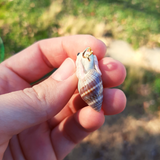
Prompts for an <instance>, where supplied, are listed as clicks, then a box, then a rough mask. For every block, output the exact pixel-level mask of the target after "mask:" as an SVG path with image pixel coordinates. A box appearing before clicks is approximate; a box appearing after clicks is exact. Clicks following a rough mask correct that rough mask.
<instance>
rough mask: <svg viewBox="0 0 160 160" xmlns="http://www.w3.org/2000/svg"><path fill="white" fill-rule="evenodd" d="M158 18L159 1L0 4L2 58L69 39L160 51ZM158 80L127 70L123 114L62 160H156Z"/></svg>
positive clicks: (16, 0) (17, 0)
mask: <svg viewBox="0 0 160 160" xmlns="http://www.w3.org/2000/svg"><path fill="white" fill-rule="evenodd" d="M159 17H160V1H159V0H152V1H151V0H146V1H142V0H74V1H72V0H39V1H37V0H32V1H31V0H28V1H27V0H23V1H22V0H0V37H1V38H2V40H3V42H4V47H5V58H8V57H9V56H11V55H13V54H15V53H17V52H19V51H20V50H22V49H24V48H26V47H27V46H29V45H31V44H33V43H34V42H36V41H38V40H41V39H45V38H51V37H57V36H66V35H73V34H91V35H93V36H95V37H96V38H99V39H101V40H103V41H104V42H105V43H106V45H107V46H109V45H110V42H111V41H113V40H117V39H121V40H124V41H126V42H128V43H129V44H130V45H131V46H132V48H133V49H138V48H139V47H142V46H146V47H149V48H151V49H152V48H155V47H160V27H159V26H160V20H159ZM2 50H3V49H2V46H1V48H0V51H1V52H2ZM1 55H2V54H1ZM159 78H160V75H159V73H156V72H154V71H147V70H145V69H142V68H138V66H132V67H127V78H126V80H125V82H124V84H123V85H121V86H119V88H120V89H122V90H123V91H124V92H125V93H126V96H127V99H128V103H127V107H126V109H125V111H124V112H122V113H121V114H119V115H115V116H107V117H106V121H105V124H104V125H103V126H102V127H101V128H100V129H99V130H98V131H96V132H94V133H93V134H91V135H90V136H89V137H87V138H86V139H85V140H84V141H83V142H82V143H81V144H80V145H78V146H77V147H76V148H75V149H74V150H73V152H71V153H70V154H69V155H68V156H67V157H66V159H65V160H72V159H73V160H75V159H76V160H81V159H83V160H88V159H92V160H103V159H104V160H106V159H107V160H112V159H113V160H119V159H122V160H142V159H143V160H149V159H151V160H152V159H153V160H157V159H160V143H159V142H160V127H159V126H160V125H159V120H160V98H159V97H160V80H159Z"/></svg>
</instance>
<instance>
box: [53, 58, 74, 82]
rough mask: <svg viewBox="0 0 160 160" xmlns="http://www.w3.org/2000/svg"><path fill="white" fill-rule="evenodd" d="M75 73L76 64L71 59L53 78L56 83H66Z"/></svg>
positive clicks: (62, 65)
mask: <svg viewBox="0 0 160 160" xmlns="http://www.w3.org/2000/svg"><path fill="white" fill-rule="evenodd" d="M74 72H75V63H74V61H73V60H72V59H71V58H67V59H66V60H65V61H64V62H63V63H62V64H61V66H60V67H59V68H58V69H57V70H56V72H54V73H53V74H52V75H51V77H52V78H53V79H55V80H56V81H64V80H66V79H67V78H69V77H70V76H71V75H73V73H74Z"/></svg>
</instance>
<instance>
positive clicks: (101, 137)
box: [64, 98, 160, 160]
mask: <svg viewBox="0 0 160 160" xmlns="http://www.w3.org/2000/svg"><path fill="white" fill-rule="evenodd" d="M146 103H147V102H144V100H143V99H141V98H139V99H132V100H129V99H128V103H127V107H126V109H125V110H124V111H123V112H122V113H121V114H118V115H114V116H106V119H105V123H104V125H103V126H102V127H101V128H100V129H99V130H97V131H95V132H94V133H92V134H91V135H89V136H88V137H87V138H85V139H84V140H83V142H82V143H80V144H79V145H77V146H76V147H75V149H74V150H73V151H72V152H71V153H70V154H69V155H68V156H67V157H66V158H65V159H64V160H158V159H160V125H159V123H160V122H159V121H160V112H159V111H157V112H156V113H150V112H147V111H146V108H145V107H146Z"/></svg>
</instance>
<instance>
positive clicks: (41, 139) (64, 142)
mask: <svg viewBox="0 0 160 160" xmlns="http://www.w3.org/2000/svg"><path fill="white" fill-rule="evenodd" d="M88 46H89V47H91V49H92V50H93V52H94V54H95V55H96V56H97V58H98V60H99V67H100V70H101V72H102V80H103V85H104V100H103V104H102V110H101V112H97V111H95V110H94V109H92V108H91V107H90V106H86V104H85V103H84V102H83V101H82V99H81V98H80V96H79V93H78V92H77V82H78V80H77V77H76V75H75V70H76V68H75V60H76V56H77V53H78V52H81V51H83V50H84V49H85V48H86V47H88ZM105 52H106V46H105V45H104V43H103V42H101V41H100V40H97V39H96V38H94V37H92V36H89V35H75V36H68V37H60V38H52V39H46V40H42V41H39V42H36V43H35V44H33V45H31V46H30V47H28V48H26V49H25V50H23V51H21V52H20V53H18V54H16V55H14V56H12V57H11V58H9V59H7V60H5V61H4V62H3V63H1V64H0V160H2V159H3V160H44V159H45V160H62V159H63V158H64V157H65V156H66V155H67V154H68V153H69V152H71V150H72V149H73V148H74V147H75V146H76V144H78V143H79V142H81V141H82V140H83V139H84V138H85V137H86V136H88V135H89V134H90V133H92V132H93V131H95V130H97V129H98V128H99V127H100V126H101V125H102V124H103V122H104V115H115V114H118V113H120V112H122V111H123V110H124V108H125V105H126V97H125V95H124V93H123V92H122V91H121V90H119V89H109V88H110V87H115V86H118V85H120V84H121V83H123V81H124V79H125V76H126V71H125V68H124V66H123V65H122V64H121V63H120V62H118V61H116V60H114V59H112V58H107V57H106V58H103V57H104V55H105ZM58 67H59V69H58V70H56V72H54V73H53V74H52V75H51V76H50V77H49V78H47V79H46V80H44V81H42V82H40V83H39V84H36V85H34V86H31V85H30V84H31V83H32V82H35V81H37V80H38V79H40V78H41V77H43V76H44V75H45V74H47V73H48V72H50V71H51V70H53V68H58ZM106 136H107V135H106Z"/></svg>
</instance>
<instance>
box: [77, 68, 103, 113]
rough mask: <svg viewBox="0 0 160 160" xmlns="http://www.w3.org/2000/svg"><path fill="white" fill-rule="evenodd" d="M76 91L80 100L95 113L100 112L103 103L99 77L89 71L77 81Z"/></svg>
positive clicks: (93, 70)
mask: <svg viewBox="0 0 160 160" xmlns="http://www.w3.org/2000/svg"><path fill="white" fill-rule="evenodd" d="M78 90H79V93H80V95H81V97H82V99H83V100H84V101H85V102H86V103H87V104H88V105H89V106H91V107H92V108H94V109H95V110H97V111H100V110H101V106H102V102H103V85H102V79H101V75H100V74H99V73H98V72H97V71H96V70H95V69H91V70H89V71H88V72H87V73H86V75H85V76H84V77H83V79H79V82H78Z"/></svg>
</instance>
